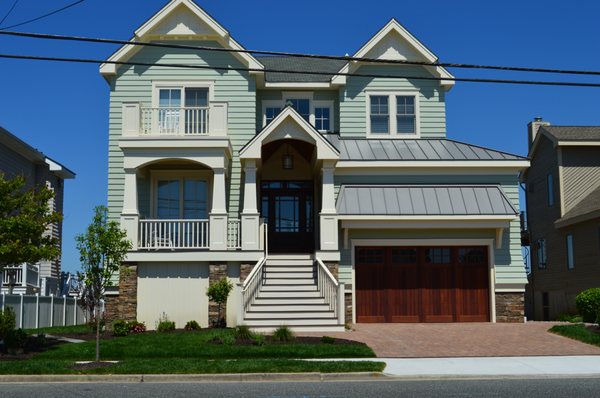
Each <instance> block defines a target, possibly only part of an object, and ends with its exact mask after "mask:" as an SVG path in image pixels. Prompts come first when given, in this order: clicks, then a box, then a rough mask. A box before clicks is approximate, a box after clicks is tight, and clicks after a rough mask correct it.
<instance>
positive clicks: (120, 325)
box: [112, 319, 129, 337]
mask: <svg viewBox="0 0 600 398" xmlns="http://www.w3.org/2000/svg"><path fill="white" fill-rule="evenodd" d="M112 330H113V336H115V337H123V336H127V335H128V334H129V325H128V324H127V322H125V321H124V320H122V319H118V320H116V321H114V322H113V323H112Z"/></svg>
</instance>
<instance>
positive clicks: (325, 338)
mask: <svg viewBox="0 0 600 398" xmlns="http://www.w3.org/2000/svg"><path fill="white" fill-rule="evenodd" d="M321 343H323V344H333V343H335V339H334V338H333V337H331V336H323V337H321Z"/></svg>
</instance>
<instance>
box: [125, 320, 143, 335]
mask: <svg viewBox="0 0 600 398" xmlns="http://www.w3.org/2000/svg"><path fill="white" fill-rule="evenodd" d="M127 326H128V327H129V333H144V332H145V331H146V324H145V323H144V322H138V321H131V322H128V323H127Z"/></svg>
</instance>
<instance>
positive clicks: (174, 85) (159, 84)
mask: <svg viewBox="0 0 600 398" xmlns="http://www.w3.org/2000/svg"><path fill="white" fill-rule="evenodd" d="M186 88H207V89H208V104H206V106H208V105H210V103H211V102H213V101H214V100H215V81H214V80H187V81H182V80H155V81H153V82H152V108H158V105H159V104H158V102H159V90H161V89H180V90H181V107H184V106H185V89H186Z"/></svg>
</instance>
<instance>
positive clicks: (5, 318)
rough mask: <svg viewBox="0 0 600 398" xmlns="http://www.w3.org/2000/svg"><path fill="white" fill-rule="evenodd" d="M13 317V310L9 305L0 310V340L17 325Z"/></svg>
mask: <svg viewBox="0 0 600 398" xmlns="http://www.w3.org/2000/svg"><path fill="white" fill-rule="evenodd" d="M15 319H16V318H15V311H14V310H13V309H12V308H11V307H6V308H5V309H4V311H0V340H4V339H5V338H6V336H8V335H9V333H10V332H12V331H13V330H15V327H16V326H17V324H16V321H15Z"/></svg>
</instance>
